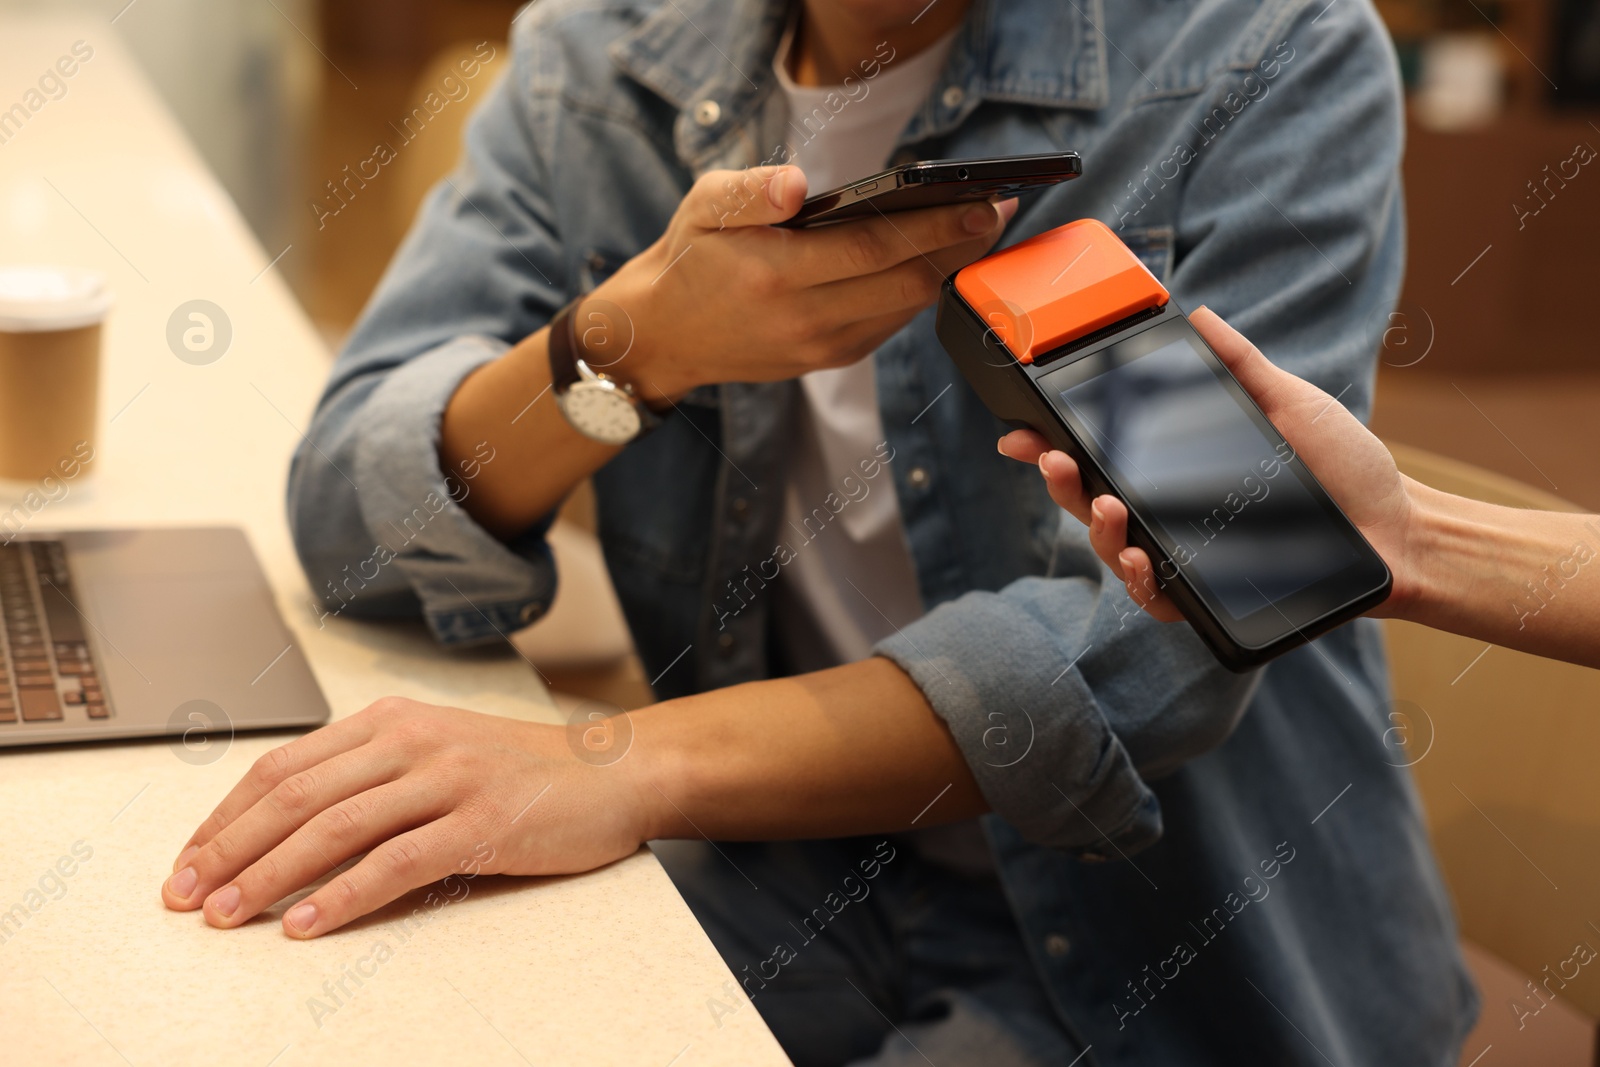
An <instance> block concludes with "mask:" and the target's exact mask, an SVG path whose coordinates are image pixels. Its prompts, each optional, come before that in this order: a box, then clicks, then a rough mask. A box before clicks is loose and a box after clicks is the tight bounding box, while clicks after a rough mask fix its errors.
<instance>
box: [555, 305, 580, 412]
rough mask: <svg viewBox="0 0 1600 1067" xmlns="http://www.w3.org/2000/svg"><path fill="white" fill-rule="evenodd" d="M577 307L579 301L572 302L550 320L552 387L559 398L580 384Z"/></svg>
mask: <svg viewBox="0 0 1600 1067" xmlns="http://www.w3.org/2000/svg"><path fill="white" fill-rule="evenodd" d="M579 299H580V300H581V299H582V297H579ZM577 306H578V301H577V300H574V301H572V303H570V304H568V305H567V306H566V307H564V308H562V309H561V310H560V311H558V312H556V317H555V318H553V319H551V320H550V337H549V340H548V342H547V344H548V347H549V349H550V385H551V388H552V389H554V390H555V393H556V395H557V396H560V395H561V394H562V393H565V392H566V391H567V390H568V389H571V388H572V387H573V386H574V385H576V384H578V378H579V374H578V337H577V330H576V328H575V327H574V326H573V323H572V310H573V308H575V307H577Z"/></svg>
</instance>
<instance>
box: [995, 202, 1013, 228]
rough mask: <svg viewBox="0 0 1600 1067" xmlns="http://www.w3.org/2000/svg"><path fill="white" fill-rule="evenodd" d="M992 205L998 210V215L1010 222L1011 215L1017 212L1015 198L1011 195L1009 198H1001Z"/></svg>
mask: <svg viewBox="0 0 1600 1067" xmlns="http://www.w3.org/2000/svg"><path fill="white" fill-rule="evenodd" d="M994 207H995V210H996V211H998V212H1000V217H1001V218H1002V219H1004V220H1005V221H1007V222H1010V221H1011V219H1012V216H1014V215H1016V213H1017V198H1016V197H1014V196H1013V197H1011V198H1010V199H1009V200H1002V201H1000V202H999V203H998V204H996V205H995V206H994Z"/></svg>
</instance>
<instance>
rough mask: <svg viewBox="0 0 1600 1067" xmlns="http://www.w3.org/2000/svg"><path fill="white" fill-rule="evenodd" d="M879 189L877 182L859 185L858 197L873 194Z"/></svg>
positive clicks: (857, 187) (857, 189)
mask: <svg viewBox="0 0 1600 1067" xmlns="http://www.w3.org/2000/svg"><path fill="white" fill-rule="evenodd" d="M877 187H878V183H877V182H867V183H866V184H865V185H858V186H856V195H857V196H866V195H867V194H868V193H870V192H872V191H873V190H874V189H876V188H877Z"/></svg>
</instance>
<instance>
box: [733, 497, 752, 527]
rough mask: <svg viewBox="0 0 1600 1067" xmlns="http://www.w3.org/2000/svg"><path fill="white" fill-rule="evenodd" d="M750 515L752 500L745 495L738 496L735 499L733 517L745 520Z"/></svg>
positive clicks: (741, 520)
mask: <svg viewBox="0 0 1600 1067" xmlns="http://www.w3.org/2000/svg"><path fill="white" fill-rule="evenodd" d="M749 515H750V501H748V500H746V499H745V498H744V497H742V496H741V497H736V498H734V501H733V517H734V518H735V519H738V520H739V521H740V522H743V521H744V520H745V519H746V518H748V517H749Z"/></svg>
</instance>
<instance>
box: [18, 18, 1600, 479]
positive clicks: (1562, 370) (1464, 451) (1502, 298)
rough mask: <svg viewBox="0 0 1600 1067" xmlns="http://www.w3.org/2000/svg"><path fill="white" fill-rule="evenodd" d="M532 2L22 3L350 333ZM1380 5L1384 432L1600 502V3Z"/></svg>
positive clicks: (324, 316) (314, 305) (335, 327)
mask: <svg viewBox="0 0 1600 1067" xmlns="http://www.w3.org/2000/svg"><path fill="white" fill-rule="evenodd" d="M1335 2H1339V0H1335ZM519 6H520V4H519V3H518V2H517V0H430V2H424V0H132V3H130V2H129V0H53V2H51V3H48V4H44V3H41V2H39V0H0V10H4V9H6V8H26V9H31V10H33V11H38V10H40V9H43V8H49V9H54V10H62V9H70V8H73V7H79V8H86V9H89V10H92V11H93V12H95V13H97V14H100V15H103V16H104V17H107V18H115V19H116V23H115V24H116V27H117V29H118V30H119V31H120V32H121V34H122V36H123V37H124V39H125V40H126V42H127V44H128V46H129V47H130V48H131V49H132V50H133V52H134V53H135V55H136V56H137V57H138V58H139V60H140V61H141V62H142V64H143V65H144V67H145V69H146V71H147V72H148V74H149V76H150V77H151V79H152V80H153V81H154V83H155V84H156V86H157V87H158V88H159V90H160V91H161V93H162V94H163V95H164V96H165V97H166V99H167V102H168V103H169V104H170V105H171V107H172V109H173V111H174V112H175V113H176V114H177V116H178V118H179V120H180V121H181V122H182V123H183V124H184V126H185V127H186V128H187V130H188V133H189V135H190V136H191V137H192V138H193V140H194V141H195V143H196V144H197V145H198V146H199V149H200V151H201V152H202V154H203V155H204V156H205V157H206V159H207V161H208V162H209V163H210V165H211V166H212V167H213V169H215V170H216V172H217V173H218V174H219V175H220V176H221V178H222V181H223V183H224V184H225V185H226V186H227V188H228V190H229V191H230V192H231V193H232V194H233V197H234V198H235V200H236V201H237V202H238V203H239V205H240V207H241V209H242V210H243V212H244V214H245V216H246V218H247V219H248V220H249V222H250V224H251V225H252V226H253V227H254V228H255V230H256V233H257V235H258V236H259V237H260V239H261V242H262V244H263V245H264V246H265V247H266V249H267V251H268V254H269V255H278V254H279V253H280V252H282V251H284V250H285V249H287V252H286V253H285V254H284V256H283V259H282V260H281V262H280V265H279V266H280V269H281V270H283V271H284V273H285V274H286V276H287V277H288V278H289V279H290V281H291V283H292V284H293V286H294V288H295V290H296V292H297V294H298V296H299V298H300V300H301V302H302V303H303V304H304V305H305V307H306V308H307V309H308V310H309V312H310V314H311V316H312V318H313V319H314V320H315V321H316V323H317V324H318V327H319V328H320V330H321V331H322V333H323V334H324V336H325V337H327V339H328V340H329V342H330V344H331V345H334V346H337V344H338V343H339V341H340V340H341V339H342V337H343V336H344V335H345V333H346V332H347V331H348V329H349V327H350V325H351V323H352V321H353V320H354V318H355V316H356V315H357V314H358V313H359V311H360V309H361V307H362V305H363V303H364V302H365V300H366V298H367V295H368V293H369V292H370V291H371V289H372V286H373V285H374V284H375V283H376V281H377V279H378V277H379V275H380V274H381V272H382V270H383V267H384V265H385V263H386V262H387V261H388V259H389V257H390V255H391V253H392V252H393V250H394V247H395V245H396V244H397V243H398V241H399V240H400V238H401V236H402V235H403V233H404V231H405V227H406V225H407V223H408V222H409V220H410V218H411V216H412V213H413V212H414V210H415V208H416V204H417V201H418V200H419V199H420V197H421V195H422V193H423V192H424V190H425V189H426V188H427V187H428V185H430V184H431V183H432V182H433V181H434V180H436V178H437V176H438V175H439V174H440V173H442V172H443V171H444V170H445V169H447V168H448V167H449V166H450V164H451V162H452V161H453V159H454V157H455V153H456V149H457V143H458V139H459V135H460V127H461V121H462V120H463V119H464V118H465V116H466V115H467V114H468V113H469V112H470V109H471V108H472V107H473V106H474V105H475V104H476V102H477V100H478V99H480V98H481V97H482V95H483V92H484V90H485V89H486V88H487V85H488V83H489V81H490V80H491V79H492V78H493V77H494V76H495V74H496V73H497V70H496V69H495V68H494V67H493V66H491V68H490V69H489V70H487V71H485V72H484V73H483V74H481V75H480V76H478V77H476V78H473V79H463V78H460V77H459V72H458V71H457V72H456V74H457V81H456V83H453V84H447V83H446V82H445V80H444V79H445V78H447V77H449V76H450V75H451V73H452V69H451V68H452V64H453V63H454V61H455V60H457V59H459V58H460V57H463V56H467V55H471V54H473V53H474V51H475V50H477V51H478V54H479V55H480V56H481V55H484V54H487V53H485V52H484V51H483V50H482V49H483V46H484V45H485V44H486V43H487V45H488V46H489V48H492V49H493V51H494V55H495V56H496V57H497V59H503V57H504V54H505V48H504V44H503V42H504V40H505V37H506V33H507V28H508V26H509V23H510V21H511V19H512V17H513V16H514V15H515V13H516V11H517V10H518V8H519ZM1378 6H1379V10H1380V13H1381V14H1382V16H1383V18H1384V20H1385V22H1386V23H1387V24H1388V26H1389V29H1390V32H1391V34H1392V36H1393V38H1394V41H1395V47H1396V51H1397V53H1398V54H1399V56H1400V63H1401V69H1402V72H1403V75H1404V77H1405V80H1406V84H1407V94H1408V98H1407V113H1408V119H1407V125H1408V137H1409V140H1408V147H1407V155H1406V163H1405V182H1406V197H1407V210H1408V212H1409V216H1410V254H1409V262H1408V270H1407V278H1406V286H1405V293H1404V298H1403V301H1402V303H1401V306H1400V308H1399V310H1398V311H1397V312H1396V314H1395V315H1394V316H1392V317H1391V318H1389V319H1387V320H1383V321H1379V322H1375V323H1373V324H1372V329H1373V336H1374V340H1375V341H1377V342H1379V343H1381V345H1382V358H1383V364H1384V365H1383V368H1382V370H1381V382H1380V389H1379V394H1378V395H1379V402H1378V412H1377V418H1376V423H1377V428H1378V430H1379V431H1380V432H1381V433H1382V434H1383V435H1384V436H1385V437H1386V438H1388V439H1390V440H1394V441H1400V442H1404V443H1408V444H1413V445H1419V446H1423V447H1426V448H1430V449H1432V450H1434V451H1437V452H1441V453H1444V454H1446V455H1449V456H1454V457H1457V458H1460V459H1463V460H1467V461H1470V462H1472V463H1476V464H1479V465H1481V466H1484V467H1488V468H1490V469H1492V470H1496V471H1499V472H1501V473H1504V474H1507V475H1509V476H1511V477H1514V478H1516V479H1519V480H1521V481H1525V482H1528V483H1530V484H1532V485H1535V486H1538V487H1541V488H1545V489H1548V490H1550V491H1552V492H1557V493H1559V494H1560V495H1562V496H1564V497H1567V498H1568V499H1571V500H1573V501H1576V502H1578V503H1580V504H1584V505H1586V506H1588V507H1590V508H1597V509H1600V471H1596V470H1595V468H1594V465H1593V464H1592V463H1590V462H1589V456H1588V454H1587V451H1586V450H1583V449H1580V448H1579V447H1577V442H1578V441H1579V440H1580V439H1581V437H1582V436H1584V435H1581V434H1579V433H1577V432H1576V431H1577V430H1579V429H1586V428H1588V427H1589V426H1590V425H1591V420H1592V419H1593V418H1594V413H1595V412H1600V365H1597V364H1596V362H1595V360H1594V359H1593V356H1592V353H1593V351H1594V347H1593V344H1592V342H1591V339H1590V331H1589V329H1588V328H1587V327H1586V326H1585V322H1586V320H1585V319H1584V314H1585V308H1586V307H1587V306H1588V300H1589V299H1591V296H1590V279H1591V278H1592V277H1593V276H1594V273H1595V271H1594V268H1595V266H1596V262H1597V259H1600V195H1597V193H1600V167H1591V166H1588V165H1585V164H1584V163H1583V162H1580V161H1581V160H1584V159H1586V158H1587V157H1588V156H1592V155H1593V154H1594V152H1595V150H1596V149H1600V0H1380V2H1379V4H1378ZM430 93H431V94H434V97H433V99H434V102H435V103H437V102H438V101H440V100H443V101H444V102H445V106H444V107H443V108H442V109H439V110H438V111H437V112H436V113H435V112H434V111H433V110H431V109H426V108H424V102H425V101H427V100H428V99H429V94H430ZM457 97H459V99H457ZM419 108H421V109H423V110H421V111H419V110H418V109H419ZM397 138H398V140H397ZM379 141H385V142H390V143H401V142H404V147H403V148H402V149H401V151H400V152H399V158H398V159H397V160H396V161H395V163H394V164H392V165H391V166H386V167H385V171H386V176H385V177H384V178H383V179H382V180H377V181H372V182H367V183H361V182H359V180H358V181H354V182H352V181H350V180H349V178H348V173H349V172H347V171H346V170H345V168H346V167H352V168H353V167H355V166H357V165H358V164H359V163H361V162H362V161H363V160H366V159H368V158H370V157H371V155H372V150H373V147H374V145H375V144H377V143H378V142H379ZM1328 165H1329V166H1338V161H1337V160H1329V161H1328ZM389 171H392V172H393V173H392V174H389V173H387V172H389ZM1591 171H1594V172H1595V173H1591ZM369 173H370V170H369ZM1591 185H1593V186H1594V187H1595V188H1593V189H1591V188H1590V186H1591ZM319 205H320V206H319Z"/></svg>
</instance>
